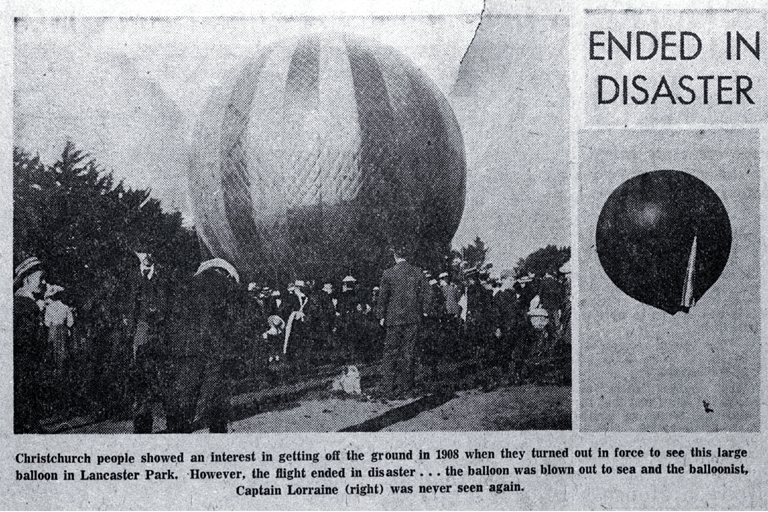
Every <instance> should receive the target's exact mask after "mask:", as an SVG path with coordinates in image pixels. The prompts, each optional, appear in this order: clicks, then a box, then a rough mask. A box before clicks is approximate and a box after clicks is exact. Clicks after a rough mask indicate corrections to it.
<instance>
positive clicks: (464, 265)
mask: <svg viewBox="0 0 768 512" xmlns="http://www.w3.org/2000/svg"><path fill="white" fill-rule="evenodd" d="M490 251H491V249H490V248H489V247H487V246H486V245H485V242H483V241H482V240H481V239H480V237H479V236H478V237H475V241H474V242H472V243H471V244H468V245H466V246H464V247H462V248H461V250H458V251H456V250H454V251H452V255H453V271H454V275H460V274H461V273H462V272H466V271H468V270H471V269H477V272H478V275H479V277H480V279H482V280H487V279H488V276H489V275H490V271H491V268H493V263H489V262H486V259H487V258H488V253H490Z"/></svg>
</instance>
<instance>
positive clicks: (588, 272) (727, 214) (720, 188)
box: [579, 130, 760, 432]
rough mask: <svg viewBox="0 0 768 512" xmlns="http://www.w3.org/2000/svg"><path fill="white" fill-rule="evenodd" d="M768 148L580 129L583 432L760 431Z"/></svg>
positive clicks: (705, 135) (699, 135)
mask: <svg viewBox="0 0 768 512" xmlns="http://www.w3.org/2000/svg"><path fill="white" fill-rule="evenodd" d="M759 143H760V138H759V133H758V132H757V131H756V130H594V131H583V132H581V133H580V134H579V144H580V146H579V147H580V152H581V160H580V163H579V177H580V180H581V183H582V193H581V195H580V202H579V205H580V206H579V243H580V250H579V253H580V255H579V258H580V260H579V261H580V267H579V268H580V276H581V279H580V281H579V283H580V287H581V288H580V289H581V297H582V299H581V302H580V307H581V310H580V311H581V324H580V325H581V336H580V340H581V341H580V359H579V361H580V367H579V368H580V369H579V374H580V386H581V387H580V389H581V427H580V428H581V430H584V431H588V432H589V431H592V432H593V431H624V432H626V431H629V432H645V431H650V432H723V431H724V432H756V431H758V430H759V429H760V400H759V397H760V274H759V272H757V269H759V268H760V265H759V257H760V236H759V234H760V230H759V219H760V215H759V200H760V189H759V186H760V175H759V171H758V169H759V165H760V164H759V154H760V153H759Z"/></svg>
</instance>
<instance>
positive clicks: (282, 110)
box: [189, 34, 466, 279]
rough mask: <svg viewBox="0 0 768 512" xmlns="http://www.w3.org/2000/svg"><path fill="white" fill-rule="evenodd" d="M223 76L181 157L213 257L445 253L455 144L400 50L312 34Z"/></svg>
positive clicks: (315, 268)
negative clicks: (187, 153) (187, 154)
mask: <svg viewBox="0 0 768 512" xmlns="http://www.w3.org/2000/svg"><path fill="white" fill-rule="evenodd" d="M224 83H228V84H231V85H228V86H227V87H225V88H223V89H219V90H217V91H215V92H214V93H213V94H212V95H211V97H210V99H209V100H208V102H207V105H206V107H205V108H204V111H203V112H202V115H201V117H200V121H199V122H198V124H197V127H196V130H195V134H194V140H193V145H192V148H191V158H190V168H189V169H190V170H189V178H190V189H191V199H192V204H193V207H194V212H195V216H196V228H197V230H198V233H199V236H200V238H201V239H202V241H203V242H204V244H205V246H206V247H207V248H208V250H209V251H210V252H211V253H212V254H213V255H215V256H219V257H223V258H225V259H228V260H230V261H231V262H232V263H233V264H234V265H235V266H236V267H237V268H238V269H239V270H240V271H241V272H243V273H244V274H246V276H249V277H248V278H249V279H254V278H257V277H258V276H262V277H263V278H266V279H270V278H273V277H278V278H283V277H284V276H292V277H316V278H322V277H333V276H339V275H343V274H344V273H347V272H349V271H358V272H361V273H363V274H364V273H366V272H368V273H369V274H371V275H374V274H377V273H378V272H379V271H380V270H381V269H382V268H383V267H385V266H387V265H389V264H390V263H391V258H390V257H389V256H387V254H388V252H387V249H388V247H390V246H392V245H401V244H405V245H406V246H410V247H411V248H412V249H413V250H414V251H415V253H416V254H417V255H418V256H417V258H418V257H420V258H421V259H422V260H423V259H429V258H434V257H435V255H437V254H438V253H440V254H442V253H445V252H447V250H448V249H449V247H450V241H451V239H452V238H453V235H454V233H455V232H456V229H457V228H458V225H459V221H460V220H461V215H462V212H463V209H464V196H465V181H466V160H465V156H464V143H463V139H462V136H461V131H460V129H459V126H458V123H457V121H456V118H455V116H454V113H453V111H452V109H451V107H450V106H449V104H448V102H447V100H446V99H445V97H444V96H443V94H442V93H441V92H440V91H439V90H438V88H437V87H436V86H435V84H434V83H433V82H432V81H431V80H430V79H429V78H428V77H427V76H426V75H425V74H424V73H423V72H421V71H420V70H419V69H418V68H416V66H415V65H414V64H413V63H412V62H411V61H410V60H409V59H408V58H406V57H405V56H403V55H401V54H400V53H398V52H397V51H396V50H394V49H393V48H390V47H388V46H385V45H382V44H379V43H376V42H373V41H370V40H367V39H362V38H359V37H357V36H350V35H346V34H314V35H309V36H306V37H303V38H299V39H293V40H286V41H280V42H277V43H275V44H272V45H270V46H268V47H266V48H264V49H263V50H262V51H261V52H260V53H259V54H258V55H257V56H256V57H255V58H254V59H252V60H251V61H249V62H247V63H246V64H245V66H244V67H243V68H242V70H241V71H240V73H239V75H237V76H235V77H233V79H232V80H231V81H229V82H226V81H225V82H224ZM350 267H353V268H350ZM378 277H379V276H378V275H376V279H378Z"/></svg>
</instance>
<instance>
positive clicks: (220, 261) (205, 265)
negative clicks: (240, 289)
mask: <svg viewBox="0 0 768 512" xmlns="http://www.w3.org/2000/svg"><path fill="white" fill-rule="evenodd" d="M211 268H220V269H222V270H224V271H225V272H226V273H227V274H229V275H230V276H232V277H233V278H234V280H235V281H236V282H237V283H238V284H239V283H240V274H238V273H237V270H236V269H235V267H234V266H233V265H232V264H231V263H230V262H228V261H227V260H225V259H224V258H213V259H211V260H208V261H204V262H202V263H201V264H200V266H199V267H197V272H195V275H198V274H202V273H203V272H205V271H206V270H208V269H211Z"/></svg>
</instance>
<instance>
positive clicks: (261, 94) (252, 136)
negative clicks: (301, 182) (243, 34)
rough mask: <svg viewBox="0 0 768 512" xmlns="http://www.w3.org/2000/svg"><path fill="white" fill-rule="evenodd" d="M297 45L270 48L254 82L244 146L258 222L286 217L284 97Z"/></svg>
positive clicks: (254, 209) (293, 42)
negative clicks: (289, 69)
mask: <svg viewBox="0 0 768 512" xmlns="http://www.w3.org/2000/svg"><path fill="white" fill-rule="evenodd" d="M295 48H296V39H291V40H289V41H284V42H280V43H277V44H275V45H274V46H272V47H270V49H271V54H270V55H269V57H268V58H267V61H266V62H265V64H264V67H263V68H262V70H261V73H260V75H259V78H258V81H257V82H256V83H255V84H252V87H254V96H253V102H252V103H251V111H250V120H249V123H248V129H247V130H246V132H245V133H246V140H245V141H244V145H245V148H246V151H245V154H246V155H247V157H248V161H247V164H248V170H249V175H250V178H251V197H252V198H253V199H254V204H253V214H254V220H255V221H256V222H257V224H262V223H264V222H265V219H270V220H271V219H274V221H275V222H278V221H281V220H283V219H284V216H285V211H286V208H287V197H285V194H284V189H283V180H285V179H288V178H290V174H289V170H287V169H285V168H284V167H283V165H284V161H285V157H284V155H285V153H287V152H289V151H290V150H291V148H290V147H287V146H286V142H285V140H284V137H283V134H284V131H285V126H284V110H283V99H284V95H285V78H286V76H287V74H288V67H289V66H290V63H291V55H292V54H293V51H294V49H295ZM263 51H267V50H263Z"/></svg>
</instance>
